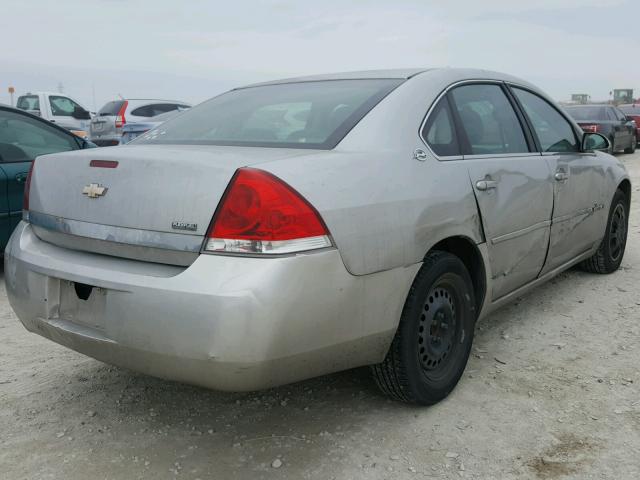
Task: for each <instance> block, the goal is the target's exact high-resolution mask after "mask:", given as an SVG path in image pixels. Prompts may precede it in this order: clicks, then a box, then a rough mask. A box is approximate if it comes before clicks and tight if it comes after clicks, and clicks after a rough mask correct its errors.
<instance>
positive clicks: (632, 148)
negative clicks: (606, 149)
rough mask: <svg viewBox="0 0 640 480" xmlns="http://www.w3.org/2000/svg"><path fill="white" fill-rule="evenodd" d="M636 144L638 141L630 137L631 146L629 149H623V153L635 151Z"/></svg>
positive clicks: (634, 137)
mask: <svg viewBox="0 0 640 480" xmlns="http://www.w3.org/2000/svg"><path fill="white" fill-rule="evenodd" d="M637 143H638V139H637V138H636V136H635V135H634V136H633V137H631V145H630V146H629V148H625V149H624V153H634V152H635V151H636V144H637Z"/></svg>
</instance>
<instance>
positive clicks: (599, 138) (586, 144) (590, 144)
mask: <svg viewBox="0 0 640 480" xmlns="http://www.w3.org/2000/svg"><path fill="white" fill-rule="evenodd" d="M610 147H611V142H610V141H609V139H608V138H607V137H605V136H604V135H601V134H599V133H589V132H587V133H585V134H584V135H583V136H582V151H583V152H593V151H596V150H599V151H601V152H608V151H609V148H610Z"/></svg>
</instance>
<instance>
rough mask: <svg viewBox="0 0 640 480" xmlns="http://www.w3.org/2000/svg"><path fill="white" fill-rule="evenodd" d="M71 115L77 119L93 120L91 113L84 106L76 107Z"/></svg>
mask: <svg viewBox="0 0 640 480" xmlns="http://www.w3.org/2000/svg"><path fill="white" fill-rule="evenodd" d="M71 116H72V117H73V118H75V119H76V120H91V114H90V113H89V112H87V111H86V110H85V109H84V108H82V107H75V108H74V109H73V113H72V114H71Z"/></svg>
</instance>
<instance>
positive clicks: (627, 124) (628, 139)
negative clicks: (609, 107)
mask: <svg viewBox="0 0 640 480" xmlns="http://www.w3.org/2000/svg"><path fill="white" fill-rule="evenodd" d="M613 112H614V114H615V116H616V118H617V119H618V122H619V123H620V125H621V127H622V131H623V132H624V143H623V144H622V145H623V146H624V148H629V147H632V146H633V141H634V133H635V132H634V130H635V128H634V126H633V123H632V122H631V121H629V120H627V116H626V115H625V114H624V113H622V111H621V110H620V109H619V108H613Z"/></svg>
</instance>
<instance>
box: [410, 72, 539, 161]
mask: <svg viewBox="0 0 640 480" xmlns="http://www.w3.org/2000/svg"><path fill="white" fill-rule="evenodd" d="M476 83H481V84H491V85H498V86H502V85H514V86H518V87H522V88H526V87H525V86H524V85H522V86H521V85H519V84H516V83H510V82H506V81H504V80H495V79H488V78H487V79H482V78H471V79H465V80H459V81H457V82H455V83H452V84H451V85H449V86H447V87H446V88H445V89H444V90H443V91H442V92H440V94H439V95H438V96H437V97H436V98H435V100H434V101H433V102H432V103H431V106H430V107H429V110H427V113H426V115H425V116H424V119H423V120H422V123H421V124H420V127H419V129H418V137H420V140H422V143H423V144H424V145H425V146H426V147H427V148H428V149H429V153H430V154H431V155H433V156H434V157H435V159H436V160H438V161H440V162H448V161H451V160H473V159H476V158H494V157H498V158H500V157H505V156H508V157H515V156H531V155H539V154H540V152H522V153H507V154H504V153H500V154H496V155H491V154H489V155H451V156H448V155H442V156H440V155H436V153H435V152H434V151H433V149H432V148H431V146H430V145H429V143H428V142H427V141H426V139H425V138H424V137H423V136H422V131H423V130H424V127H425V126H426V124H427V122H428V121H429V117H430V116H431V113H432V112H433V110H434V108H435V107H436V105H438V102H440V100H441V99H442V98H443V97H444V96H445V95H446V94H447V93H449V91H450V90H453V89H454V88H456V87H459V86H462V85H473V84H476ZM507 100H508V99H507ZM514 113H515V109H514ZM522 133H523V135H524V132H522ZM525 137H526V135H525Z"/></svg>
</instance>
